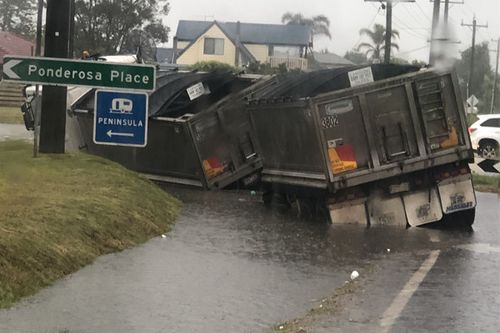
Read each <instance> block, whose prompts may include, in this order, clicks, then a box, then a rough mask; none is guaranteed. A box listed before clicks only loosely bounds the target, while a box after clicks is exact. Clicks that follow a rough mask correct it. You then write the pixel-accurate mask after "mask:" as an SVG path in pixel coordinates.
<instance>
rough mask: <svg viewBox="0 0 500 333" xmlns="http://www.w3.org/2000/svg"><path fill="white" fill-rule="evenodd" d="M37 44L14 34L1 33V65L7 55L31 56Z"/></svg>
mask: <svg viewBox="0 0 500 333" xmlns="http://www.w3.org/2000/svg"><path fill="white" fill-rule="evenodd" d="M34 51H35V44H34V43H32V42H30V41H28V40H26V39H24V38H22V37H19V36H18V35H16V34H14V33H12V32H6V31H0V64H3V57H5V56H6V55H19V56H31V55H33V54H34Z"/></svg>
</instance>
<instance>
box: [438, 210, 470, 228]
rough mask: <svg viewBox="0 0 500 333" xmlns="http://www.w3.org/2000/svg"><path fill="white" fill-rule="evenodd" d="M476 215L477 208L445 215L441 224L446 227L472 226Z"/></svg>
mask: <svg viewBox="0 0 500 333" xmlns="http://www.w3.org/2000/svg"><path fill="white" fill-rule="evenodd" d="M475 217H476V208H472V209H468V210H463V211H460V212H456V213H451V214H446V215H443V219H442V220H441V223H440V225H441V226H443V227H445V228H470V227H471V226H472V224H473V223H474V219H475Z"/></svg>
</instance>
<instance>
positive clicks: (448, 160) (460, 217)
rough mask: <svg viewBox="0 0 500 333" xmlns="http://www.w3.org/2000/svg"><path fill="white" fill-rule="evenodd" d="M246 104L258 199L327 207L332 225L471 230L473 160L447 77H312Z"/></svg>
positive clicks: (384, 73)
mask: <svg viewBox="0 0 500 333" xmlns="http://www.w3.org/2000/svg"><path fill="white" fill-rule="evenodd" d="M343 88H344V89H343ZM247 100H248V105H247V111H248V112H249V114H250V118H251V121H252V126H253V129H254V132H255V136H256V138H257V142H258V143H259V147H258V151H259V152H260V156H261V158H262V161H263V170H262V182H263V186H264V188H265V194H264V200H265V201H267V200H270V198H272V197H273V196H276V195H275V194H277V193H278V194H283V195H286V198H287V199H288V200H290V201H292V200H294V201H295V202H296V203H297V205H298V207H299V208H300V210H301V211H308V210H313V209H318V207H326V208H327V209H328V211H329V215H330V217H331V221H332V222H333V223H362V224H369V225H383V224H390V225H394V224H395V225H402V226H407V225H408V224H409V225H411V226H418V225H423V224H427V223H431V222H436V221H441V220H442V221H446V223H461V224H467V225H470V224H472V223H473V221H474V213H475V206H476V199H475V194H474V190H473V187H472V180H471V174H470V169H469V167H468V163H469V162H471V161H472V160H473V152H472V149H471V143H470V139H469V136H468V132H467V126H466V122H465V111H464V107H463V101H462V98H461V96H460V91H459V89H458V84H457V80H456V77H455V75H454V74H453V73H441V74H440V73H436V72H434V71H432V70H425V71H416V69H414V68H413V69H412V68H411V67H400V66H384V65H378V66H375V65H374V66H371V67H366V68H362V69H342V70H337V71H330V72H328V71H325V72H316V73H309V74H306V75H303V76H302V77H298V78H291V79H290V80H288V81H287V80H285V81H283V82H281V83H279V84H277V85H274V86H272V87H270V88H269V89H264V90H263V91H261V92H259V93H257V94H254V95H253V96H248V97H247Z"/></svg>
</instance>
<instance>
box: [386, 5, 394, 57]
mask: <svg viewBox="0 0 500 333" xmlns="http://www.w3.org/2000/svg"><path fill="white" fill-rule="evenodd" d="M391 44H392V0H387V2H386V16H385V50H384V63H386V64H390V63H391Z"/></svg>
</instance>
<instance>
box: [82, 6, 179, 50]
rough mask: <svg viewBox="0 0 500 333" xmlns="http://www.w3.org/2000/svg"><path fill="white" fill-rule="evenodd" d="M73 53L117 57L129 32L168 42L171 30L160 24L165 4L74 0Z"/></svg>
mask: <svg viewBox="0 0 500 333" xmlns="http://www.w3.org/2000/svg"><path fill="white" fill-rule="evenodd" d="M75 8H76V15H75V51H76V52H80V53H81V52H82V51H83V50H89V51H90V52H91V53H100V54H116V53H119V52H120V50H121V48H122V47H123V45H124V43H125V42H126V40H127V35H128V33H129V32H131V31H134V30H137V29H142V30H144V31H145V32H146V33H147V34H148V35H149V36H150V37H151V38H152V39H153V40H154V41H155V42H162V43H164V42H167V41H168V33H169V31H170V29H169V28H168V27H167V26H165V25H164V24H163V23H162V22H161V17H162V16H164V15H167V14H168V12H169V10H170V7H169V3H168V1H167V0H75Z"/></svg>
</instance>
